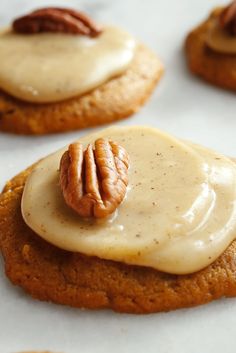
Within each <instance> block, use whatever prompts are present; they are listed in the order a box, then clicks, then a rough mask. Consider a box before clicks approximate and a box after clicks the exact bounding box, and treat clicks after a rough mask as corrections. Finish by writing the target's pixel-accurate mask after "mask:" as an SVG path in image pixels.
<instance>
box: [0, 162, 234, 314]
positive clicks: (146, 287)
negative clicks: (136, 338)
mask: <svg viewBox="0 0 236 353" xmlns="http://www.w3.org/2000/svg"><path fill="white" fill-rule="evenodd" d="M31 170H32V167H31V168H29V169H27V170H26V171H24V172H22V173H21V174H19V175H18V176H16V177H15V178H14V179H12V180H11V181H9V182H8V183H7V185H6V187H5V189H4V191H3V193H2V195H1V196H0V245H1V250H2V254H3V257H4V260H5V270H6V274H7V276H8V277H9V279H10V280H11V281H12V283H14V284H16V285H19V286H21V287H23V288H24V289H25V290H26V291H27V292H28V293H30V294H31V295H32V296H33V297H34V298H37V299H40V300H47V301H52V302H55V303H59V304H66V305H71V306H74V307H86V308H90V309H98V308H100V309H101V308H111V309H113V310H115V311H120V312H128V313H152V312H158V311H168V310H172V309H177V308H183V307H190V306H195V305H199V304H204V303H207V302H210V301H212V300H214V299H218V298H220V297H231V296H236V276H235V273H236V263H235V253H236V241H234V242H233V243H232V244H231V245H230V246H229V248H228V249H227V250H226V251H225V252H224V253H223V255H222V256H220V257H219V258H218V260H217V261H215V262H214V263H213V264H211V265H210V266H208V267H207V268H205V269H204V270H202V271H199V272H197V273H194V274H191V275H170V274H166V273H163V272H159V271H157V270H154V269H151V268H146V267H139V266H130V265H125V264H122V263H118V262H114V261H108V260H101V259H99V258H96V257H88V256H84V255H82V254H78V253H72V252H68V251H64V250H61V249H59V248H56V247H55V246H53V245H51V244H49V243H47V242H45V241H44V240H42V239H41V238H40V237H39V236H37V235H36V234H35V233H34V232H33V231H32V230H31V229H30V228H29V227H28V226H27V225H26V224H25V223H24V221H23V218H22V216H21V196H22V192H23V188H24V183H25V180H26V178H27V175H28V174H29V173H30V171H31Z"/></svg>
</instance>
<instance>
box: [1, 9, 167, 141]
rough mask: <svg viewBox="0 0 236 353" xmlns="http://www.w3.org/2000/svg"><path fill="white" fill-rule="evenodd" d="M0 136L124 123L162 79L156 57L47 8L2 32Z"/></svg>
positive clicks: (118, 34) (76, 15) (124, 36)
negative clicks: (9, 133)
mask: <svg viewBox="0 0 236 353" xmlns="http://www.w3.org/2000/svg"><path fill="white" fill-rule="evenodd" d="M0 56H1V58H2V61H1V67H0V89H1V91H0V131H8V132H13V133H19V134H47V133H53V132H63V131H69V130H75V129H81V128H86V127H90V126H96V125H101V124H106V123H111V122H113V121H116V120H120V119H123V118H125V117H128V116H130V115H131V114H133V113H135V112H136V111H137V110H138V109H139V108H140V107H141V106H142V105H143V104H144V103H145V101H146V100H147V99H148V98H149V96H150V94H151V92H152V91H153V89H154V87H155V85H156V83H157V82H158V80H159V79H160V77H161V75H162V73H163V66H162V64H161V62H160V60H159V59H158V58H157V57H156V55H155V54H154V53H153V52H152V51H151V50H150V49H148V48H147V47H146V46H145V45H143V44H141V43H140V42H138V41H137V40H136V39H135V38H134V37H133V36H132V35H130V34H129V33H127V32H125V31H124V30H122V29H120V28H117V27H114V26H103V27H100V26H98V25H97V24H96V23H94V22H93V21H92V20H91V19H90V18H88V17H87V16H86V15H84V14H83V13H81V12H78V11H73V10H69V9H58V8H46V9H41V10H37V11H34V12H33V13H31V14H29V15H26V16H24V17H21V18H19V19H17V20H15V21H14V22H13V24H12V27H11V28H7V29H4V30H2V31H1V32H0Z"/></svg>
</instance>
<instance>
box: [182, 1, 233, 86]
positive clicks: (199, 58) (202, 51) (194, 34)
mask: <svg viewBox="0 0 236 353" xmlns="http://www.w3.org/2000/svg"><path fill="white" fill-rule="evenodd" d="M221 12H222V8H219V9H216V10H214V11H213V12H212V13H211V14H210V16H209V17H208V18H207V20H205V21H204V22H203V23H202V24H201V25H199V26H198V27H197V28H196V29H194V30H193V31H191V32H190V33H189V35H188V36H187V38H186V42H185V50H186V56H187V63H188V66H189V69H190V71H192V73H194V74H195V75H197V76H199V77H201V78H203V79H204V80H206V81H208V82H210V83H212V84H214V85H217V86H220V87H222V88H226V89H230V90H234V91H235V90H236V77H235V70H236V55H235V54H226V53H219V52H216V51H213V50H212V49H210V48H209V47H208V46H207V45H206V37H207V35H208V32H209V29H210V27H211V24H212V21H214V20H215V19H216V18H217V17H218V16H219V14H220V13H221Z"/></svg>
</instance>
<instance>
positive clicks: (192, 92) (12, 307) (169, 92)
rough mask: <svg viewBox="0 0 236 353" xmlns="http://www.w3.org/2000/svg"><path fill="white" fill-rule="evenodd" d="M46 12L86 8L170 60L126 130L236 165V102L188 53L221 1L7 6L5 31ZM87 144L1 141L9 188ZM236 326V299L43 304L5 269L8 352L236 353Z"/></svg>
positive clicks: (0, 277) (0, 321) (0, 324)
mask: <svg viewBox="0 0 236 353" xmlns="http://www.w3.org/2000/svg"><path fill="white" fill-rule="evenodd" d="M223 3H225V1H223ZM45 4H54V5H55V4H57V5H62V4H66V5H68V6H76V5H77V6H78V7H80V8H81V9H83V10H86V11H89V12H90V13H92V14H94V15H95V18H97V19H98V20H100V21H104V22H106V23H116V24H118V25H121V26H123V27H124V28H126V29H128V30H130V31H131V32H132V33H133V34H134V35H136V36H137V37H139V38H140V39H142V40H143V41H144V42H146V43H147V44H148V45H149V46H151V47H152V48H153V49H154V50H155V51H156V52H157V53H158V54H159V56H160V57H161V58H162V60H163V61H164V63H165V66H166V74H165V76H164V77H163V80H162V81H161V82H160V85H159V86H158V88H157V90H156V92H155V93H154V95H153V96H152V99H151V100H150V101H149V102H148V104H147V105H146V106H145V107H144V108H143V109H142V110H141V112H140V113H139V114H137V115H136V116H134V117H133V118H131V119H129V120H126V121H125V122H121V124H149V125H152V126H157V127H159V128H162V129H164V130H166V131H168V132H171V133H173V134H175V135H177V136H179V137H182V138H186V139H190V140H193V141H195V142H198V143H202V144H204V145H206V146H209V147H211V148H214V149H216V150H218V151H220V152H223V153H225V154H227V155H231V156H236V148H235V147H236V142H235V131H236V117H235V110H236V101H235V95H234V94H233V93H230V92H224V91H223V90H220V89H217V88H214V87H211V86H208V85H207V84H205V83H203V82H201V81H200V80H198V79H195V78H194V77H192V76H191V75H189V73H188V71H187V70H186V65H185V60H184V54H183V50H182V46H183V40H184V37H185V35H186V33H187V32H188V30H189V29H190V28H191V27H192V26H194V25H195V24H197V23H198V22H199V21H201V20H202V19H203V18H204V17H205V16H206V15H207V13H208V11H209V10H210V9H211V8H212V7H214V6H215V5H218V4H217V0H216V1H214V0H172V1H166V0H159V1H158V0H145V1H142V0H129V1H127V0H119V1H111V0H97V1H95V0H87V1H86V0H81V1H79V0H78V1H76V0H75V1H72V0H70V1H69V0H67V1H66V0H65V1H60V0H58V1H52V0H51V1H44V0H41V1H40V2H39V1H36V0H28V1H26V0H20V1H19V0H1V2H0V23H1V24H2V25H5V24H7V23H8V21H9V20H10V19H11V18H12V17H13V16H15V15H16V14H19V13H24V12H25V10H28V9H30V8H35V7H39V6H42V5H45ZM0 61H1V58H0ZM83 133H85V131H84V132H83ZM79 135H80V134H79V133H78V132H76V133H70V134H60V135H54V136H48V137H40V138H36V137H18V136H13V135H6V134H5V135H4V134H0V176H1V179H0V187H2V186H3V185H4V183H5V181H6V180H7V179H9V178H11V177H12V176H14V175H15V174H16V173H18V172H20V171H21V170H22V169H24V168H25V167H26V166H28V165H29V164H31V163H32V162H34V161H35V160H37V159H38V158H39V157H42V156H44V155H46V154H47V153H49V152H51V151H53V150H55V149H57V148H58V147H61V146H63V145H65V144H66V143H68V142H69V141H72V140H74V139H75V138H76V137H77V136H79ZM235 323H236V299H227V300H224V299H222V300H220V301H217V302H214V303H212V304H208V305H205V306H201V307H197V308H194V309H186V310H178V311H175V312H170V313H166V314H154V315H148V316H132V315H124V314H123V315H119V314H115V313H113V312H110V311H100V312H91V311H86V310H84V311H82V310H77V309H71V308H68V307H62V306H58V305H54V304H47V303H41V302H39V301H35V300H33V299H31V298H30V297H29V296H28V295H26V294H25V293H24V292H23V291H22V290H21V289H19V288H17V287H13V286H12V285H11V284H10V283H9V282H8V280H7V279H6V278H5V275H4V273H3V265H1V263H0V353H10V352H17V351H20V350H30V349H34V350H36V349H38V350H40V349H50V350H54V351H56V352H63V353H78V352H83V353H90V352H97V353H100V352H101V353H108V352H113V353H118V352H119V353H120V352H125V353H126V352H129V353H132V352H136V353H143V352H145V351H146V352H148V353H152V352H153V353H154V352H155V353H156V352H158V353H167V352H168V353H169V352H171V353H185V352H186V353H187V352H191V353H195V352H196V353H199V352H203V353H204V352H207V353H213V352H214V353H218V352H224V353H231V352H235Z"/></svg>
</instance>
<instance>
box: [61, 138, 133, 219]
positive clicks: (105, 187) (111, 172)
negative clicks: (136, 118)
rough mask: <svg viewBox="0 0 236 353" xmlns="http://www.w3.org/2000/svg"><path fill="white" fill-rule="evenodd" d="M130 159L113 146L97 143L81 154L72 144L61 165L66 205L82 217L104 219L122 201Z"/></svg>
mask: <svg viewBox="0 0 236 353" xmlns="http://www.w3.org/2000/svg"><path fill="white" fill-rule="evenodd" d="M128 168H129V156H128V154H127V152H126V150H125V149H124V148H123V147H121V146H120V145H118V144H117V143H116V142H113V141H107V140H105V139H102V138H100V139H98V140H96V141H95V143H94V149H93V147H92V145H91V144H89V145H88V147H87V148H86V150H85V151H83V145H82V144H81V143H80V142H76V143H73V144H71V145H70V146H69V149H68V150H67V151H66V152H65V153H64V154H63V156H62V158H61V162H60V186H61V189H62V193H63V196H64V199H65V202H66V204H67V205H68V206H69V207H71V208H73V210H75V211H76V212H77V213H78V214H79V215H80V216H81V217H86V218H87V217H94V218H103V217H107V216H108V215H109V214H111V213H113V212H114V211H115V210H116V208H117V207H118V205H119V204H120V203H121V202H122V201H123V199H124V197H125V194H126V188H127V185H128Z"/></svg>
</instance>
